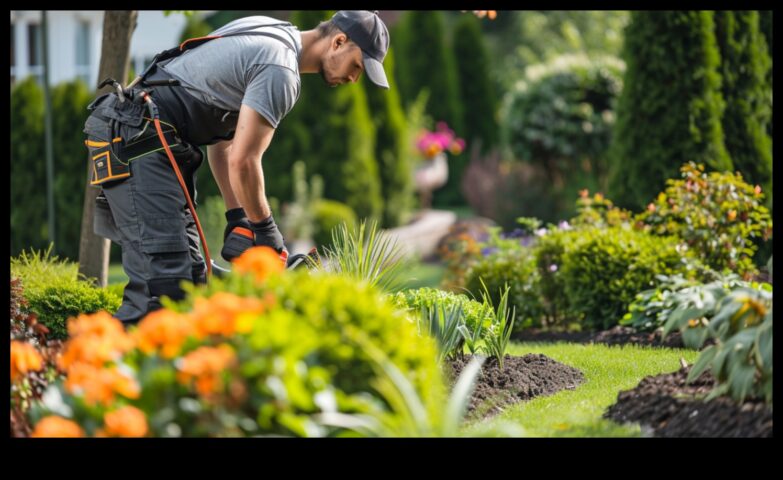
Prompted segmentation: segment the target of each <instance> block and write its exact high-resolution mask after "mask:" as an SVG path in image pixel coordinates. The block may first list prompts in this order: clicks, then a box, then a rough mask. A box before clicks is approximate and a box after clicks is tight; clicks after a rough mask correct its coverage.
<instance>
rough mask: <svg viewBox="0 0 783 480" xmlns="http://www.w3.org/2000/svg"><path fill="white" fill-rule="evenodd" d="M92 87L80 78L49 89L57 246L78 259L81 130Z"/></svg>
mask: <svg viewBox="0 0 783 480" xmlns="http://www.w3.org/2000/svg"><path fill="white" fill-rule="evenodd" d="M92 100H93V91H92V90H91V89H90V88H89V87H88V86H87V85H86V84H85V83H84V82H83V81H81V80H77V81H74V82H68V83H62V84H60V85H58V86H56V87H55V88H53V89H52V134H53V135H52V140H53V144H54V152H55V156H54V169H55V170H54V198H55V199H56V202H55V207H54V209H55V215H56V217H55V218H56V225H57V227H56V231H55V233H56V237H55V242H56V248H57V254H58V255H59V256H61V257H66V258H70V259H71V260H74V261H76V260H78V258H79V238H80V236H81V222H82V208H83V206H84V205H83V204H84V185H85V181H86V180H87V179H86V177H85V173H86V171H85V159H86V158H87V147H85V145H84V140H85V135H84V132H82V128H83V127H84V122H85V121H86V120H87V116H88V115H89V113H90V112H89V111H88V110H87V105H88V104H89V103H90V102H91V101H92Z"/></svg>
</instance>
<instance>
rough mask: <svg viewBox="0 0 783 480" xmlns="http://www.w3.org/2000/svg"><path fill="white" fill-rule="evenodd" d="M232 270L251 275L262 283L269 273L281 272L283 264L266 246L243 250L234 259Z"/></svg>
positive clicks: (270, 248)
mask: <svg viewBox="0 0 783 480" xmlns="http://www.w3.org/2000/svg"><path fill="white" fill-rule="evenodd" d="M233 264H234V270H236V271H237V272H239V273H252V274H254V275H255V277H256V280H257V281H259V282H263V281H264V280H266V278H267V277H268V276H269V275H270V274H271V273H277V272H282V271H283V270H284V269H285V262H283V261H282V260H281V259H280V255H279V254H278V253H277V252H276V251H275V250H274V249H273V248H272V247H267V246H259V247H253V248H249V249H247V250H245V251H244V252H243V253H242V255H240V256H239V257H238V258H236V259H234V261H233Z"/></svg>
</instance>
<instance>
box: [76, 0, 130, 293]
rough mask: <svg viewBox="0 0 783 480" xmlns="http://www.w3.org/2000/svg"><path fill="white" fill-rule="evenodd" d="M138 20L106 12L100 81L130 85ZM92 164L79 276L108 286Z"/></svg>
mask: <svg viewBox="0 0 783 480" xmlns="http://www.w3.org/2000/svg"><path fill="white" fill-rule="evenodd" d="M137 17H138V12H137V11H136V10H130V11H115V10H107V11H106V12H105V13H104V16H103V43H102V44H101V63H100V68H99V70H98V81H99V82H100V81H102V80H103V79H104V78H106V77H112V78H114V79H116V80H117V81H118V82H120V83H121V84H123V85H125V84H126V83H127V82H126V80H127V77H128V65H129V60H130V43H131V36H132V35H133V30H134V29H135V28H136V18H137ZM109 91H111V86H106V87H104V88H103V89H101V90H99V91H98V92H96V94H102V93H106V92H109ZM91 161H92V160H91V159H89V158H88V162H87V163H88V165H87V177H86V182H85V184H86V187H85V189H84V210H83V212H84V213H83V214H82V231H81V239H80V241H79V273H80V274H82V275H84V276H85V277H86V278H88V279H90V280H92V281H93V282H95V283H96V284H97V285H99V286H101V287H105V286H106V284H107V281H108V274H109V247H110V246H111V243H110V242H109V240H108V239H106V238H103V237H99V236H98V235H95V233H93V226H92V222H93V215H94V210H95V197H97V196H98V193H99V192H100V188H96V187H93V186H92V185H90V178H91V175H92V165H91Z"/></svg>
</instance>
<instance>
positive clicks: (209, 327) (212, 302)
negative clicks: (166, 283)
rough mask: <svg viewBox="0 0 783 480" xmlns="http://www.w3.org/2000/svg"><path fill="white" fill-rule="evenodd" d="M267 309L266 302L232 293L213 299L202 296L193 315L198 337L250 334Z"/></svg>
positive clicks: (224, 293)
mask: <svg viewBox="0 0 783 480" xmlns="http://www.w3.org/2000/svg"><path fill="white" fill-rule="evenodd" d="M264 307H265V304H264V302H263V301H261V300H259V299H257V298H244V297H239V296H237V295H234V294H232V293H228V292H218V293H216V294H215V295H213V296H211V297H209V298H202V297H198V298H196V301H195V304H194V306H193V312H192V313H191V314H190V318H191V319H192V322H193V328H194V334H195V336H196V337H197V338H204V337H206V336H209V335H223V336H224V337H230V336H232V335H234V334H235V333H247V332H249V331H250V330H251V329H252V327H253V320H254V318H255V317H256V315H258V314H259V313H261V312H263V311H264Z"/></svg>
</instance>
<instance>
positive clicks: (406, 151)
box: [362, 48, 413, 228]
mask: <svg viewBox="0 0 783 480" xmlns="http://www.w3.org/2000/svg"><path fill="white" fill-rule="evenodd" d="M393 51H394V50H393V49H391V48H390V49H389V52H388V53H387V54H386V58H385V59H384V61H383V65H384V69H385V70H386V78H387V79H388V80H389V90H386V89H383V88H379V87H378V86H376V85H375V84H373V83H372V82H371V81H370V80H369V79H368V78H365V79H364V80H363V81H362V84H363V85H364V87H365V92H366V94H367V102H368V104H369V107H370V115H371V116H372V122H373V124H374V125H375V131H376V134H377V138H376V142H375V158H376V159H377V160H378V173H379V177H380V188H381V196H382V197H383V205H384V208H383V218H382V226H383V227H386V228H389V227H396V226H398V225H400V224H401V223H402V222H403V221H404V220H405V217H406V216H407V213H408V212H409V211H410V209H411V208H412V206H413V179H412V165H411V155H410V149H411V148H412V147H410V146H409V145H408V144H407V131H406V126H405V112H404V111H403V109H402V104H401V103H400V95H399V90H398V87H397V82H396V81H395V76H394V70H395V62H394V53H393Z"/></svg>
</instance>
